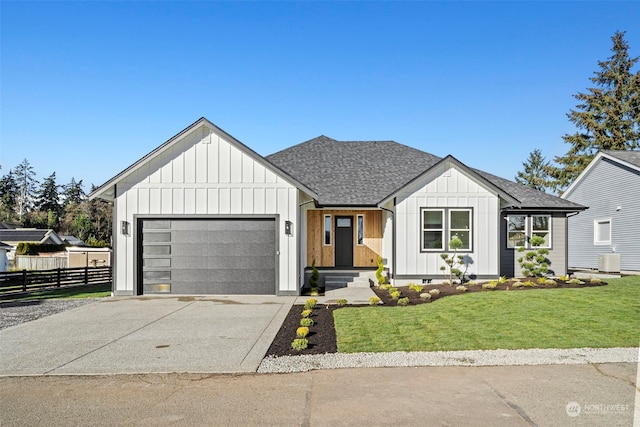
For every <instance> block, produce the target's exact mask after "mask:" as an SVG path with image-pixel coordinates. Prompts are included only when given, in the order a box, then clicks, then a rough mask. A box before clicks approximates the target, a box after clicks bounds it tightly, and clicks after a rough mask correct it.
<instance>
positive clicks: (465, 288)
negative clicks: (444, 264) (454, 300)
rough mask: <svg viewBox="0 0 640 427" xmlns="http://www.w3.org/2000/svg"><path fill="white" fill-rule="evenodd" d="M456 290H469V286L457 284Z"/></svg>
mask: <svg viewBox="0 0 640 427" xmlns="http://www.w3.org/2000/svg"><path fill="white" fill-rule="evenodd" d="M456 291H459V292H467V287H466V286H462V285H460V286H456Z"/></svg>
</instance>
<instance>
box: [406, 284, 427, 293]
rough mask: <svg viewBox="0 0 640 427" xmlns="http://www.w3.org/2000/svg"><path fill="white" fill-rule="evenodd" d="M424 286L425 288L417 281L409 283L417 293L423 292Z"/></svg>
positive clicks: (410, 287)
mask: <svg viewBox="0 0 640 427" xmlns="http://www.w3.org/2000/svg"><path fill="white" fill-rule="evenodd" d="M423 288H424V286H422V285H416V284H415V283H409V289H411V290H412V291H416V292H417V293H420V292H422V289H423Z"/></svg>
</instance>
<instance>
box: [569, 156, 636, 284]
mask: <svg viewBox="0 0 640 427" xmlns="http://www.w3.org/2000/svg"><path fill="white" fill-rule="evenodd" d="M562 198H563V199H565V200H568V201H571V202H574V203H579V204H582V205H585V206H588V207H589V209H588V210H587V211H586V212H584V213H582V214H580V215H578V216H575V217H570V218H569V267H571V268H587V269H600V270H603V271H611V272H614V271H616V270H618V271H619V270H629V271H640V151H601V152H599V153H598V154H597V155H596V156H595V158H594V159H593V160H592V161H591V163H590V164H589V165H588V166H587V167H586V168H585V170H584V171H583V172H582V173H581V174H580V175H579V176H578V177H577V178H576V180H575V181H574V182H573V183H572V184H571V185H570V186H569V188H567V190H566V191H565V192H564V194H563V195H562ZM618 256H619V257H618ZM618 262H619V263H618Z"/></svg>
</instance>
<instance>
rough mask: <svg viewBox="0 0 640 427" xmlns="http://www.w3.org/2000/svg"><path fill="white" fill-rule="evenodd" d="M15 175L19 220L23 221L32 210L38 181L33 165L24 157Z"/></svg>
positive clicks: (14, 171) (14, 172) (15, 170)
mask: <svg viewBox="0 0 640 427" xmlns="http://www.w3.org/2000/svg"><path fill="white" fill-rule="evenodd" d="M13 175H14V178H15V180H16V184H17V189H18V197H17V199H16V205H17V214H18V221H20V223H22V222H23V220H24V216H25V214H26V213H27V212H29V211H31V207H32V205H33V199H34V193H35V191H36V184H37V183H38V181H36V178H35V175H36V174H35V172H34V171H33V166H31V164H30V163H29V161H28V160H27V159H24V160H23V161H22V163H20V164H19V165H18V166H16V167H15V169H14V170H13Z"/></svg>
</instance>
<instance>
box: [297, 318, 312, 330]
mask: <svg viewBox="0 0 640 427" xmlns="http://www.w3.org/2000/svg"><path fill="white" fill-rule="evenodd" d="M313 323H314V322H313V319H312V318H310V317H303V318H302V319H300V326H306V327H307V328H308V327H309V326H313Z"/></svg>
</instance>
